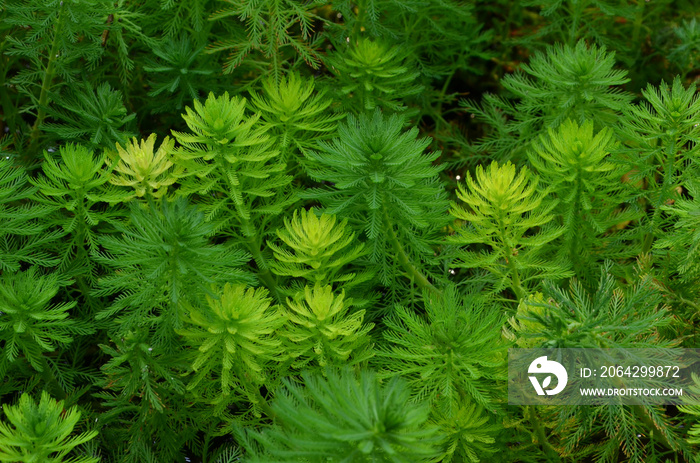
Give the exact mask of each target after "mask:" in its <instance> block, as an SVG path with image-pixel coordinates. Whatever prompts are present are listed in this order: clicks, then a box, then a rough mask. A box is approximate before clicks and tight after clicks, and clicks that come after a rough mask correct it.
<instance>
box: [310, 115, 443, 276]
mask: <svg viewBox="0 0 700 463" xmlns="http://www.w3.org/2000/svg"><path fill="white" fill-rule="evenodd" d="M403 123H404V118H403V117H401V116H397V115H392V116H389V117H385V116H383V115H382V114H381V112H379V111H378V110H376V111H375V112H374V113H373V114H372V116H371V117H369V116H366V115H364V114H363V115H361V116H359V117H358V118H355V117H354V116H352V115H349V116H348V119H347V121H346V122H344V123H343V124H341V126H340V127H339V129H338V135H339V138H337V139H335V140H333V141H332V142H319V146H320V151H314V152H309V153H306V155H307V157H308V159H309V167H308V173H309V175H310V176H311V177H312V178H314V179H317V180H323V181H328V182H332V183H333V184H334V187H333V188H332V189H325V190H321V189H311V190H307V192H306V193H305V194H304V196H305V197H307V198H310V199H316V200H319V201H321V203H322V204H323V205H324V206H325V207H326V211H327V212H328V213H330V214H337V215H338V216H339V217H341V218H349V219H351V221H349V223H351V224H352V225H353V226H354V227H355V229H356V230H363V231H364V235H365V236H366V237H367V239H368V241H369V246H370V249H371V261H372V262H374V263H377V264H379V266H380V270H379V275H380V278H381V280H382V283H384V284H387V285H388V284H390V282H391V281H392V279H393V278H391V277H390V275H391V274H393V273H394V272H393V270H392V269H391V267H392V266H393V265H392V263H391V262H389V260H388V259H389V255H390V252H392V251H389V250H390V249H392V250H393V253H394V255H395V256H396V257H398V260H399V262H400V263H401V265H402V266H403V267H404V269H405V270H406V272H407V274H408V277H409V278H411V279H413V280H414V281H416V282H417V283H418V284H419V285H421V286H425V285H430V284H431V283H430V282H429V281H428V280H427V279H426V277H425V276H424V275H423V274H422V273H421V271H420V270H419V269H417V268H416V267H415V266H416V264H417V263H418V259H417V257H418V256H430V255H432V254H433V250H432V249H431V247H430V244H431V238H432V237H431V233H434V232H435V231H436V230H437V229H438V227H440V226H443V225H445V224H446V223H447V220H446V219H447V214H446V211H447V200H446V197H445V194H444V191H443V190H442V189H441V188H440V182H439V178H438V173H439V172H440V170H441V167H438V166H434V165H432V162H433V161H434V160H436V159H437V158H438V157H439V156H440V153H439V152H434V153H430V154H424V153H423V151H424V150H425V149H426V148H427V146H428V144H429V143H430V142H429V140H427V139H417V138H416V135H417V130H415V129H411V130H408V131H406V132H403V131H402V129H403ZM390 211H391V212H390ZM395 228H396V229H395ZM392 260H393V259H392Z"/></svg>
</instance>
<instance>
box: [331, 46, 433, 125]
mask: <svg viewBox="0 0 700 463" xmlns="http://www.w3.org/2000/svg"><path fill="white" fill-rule="evenodd" d="M406 61H407V59H406V55H405V54H404V53H403V52H402V51H401V49H400V48H398V47H396V46H394V47H392V46H390V45H387V44H386V43H382V42H379V41H375V40H370V39H365V38H363V39H360V40H358V41H357V43H351V44H350V45H348V46H347V48H346V49H345V50H342V51H339V52H337V54H336V55H335V56H333V57H332V58H331V59H330V61H329V64H330V65H331V66H332V67H333V69H334V71H335V72H336V73H337V75H338V83H339V84H340V94H339V96H342V97H343V99H342V102H343V106H344V108H345V109H346V110H349V111H352V112H355V113H362V112H364V111H372V110H374V109H375V108H376V107H379V108H382V109H387V110H390V111H395V112H402V111H405V110H406V109H407V108H406V106H404V105H403V104H402V102H403V101H405V100H406V99H407V98H408V97H411V96H415V95H417V94H418V93H420V91H421V90H422V87H420V86H419V85H416V84H414V81H415V80H416V78H417V77H418V75H419V72H418V71H415V70H414V69H411V67H412V66H411V64H410V63H407V62H406Z"/></svg>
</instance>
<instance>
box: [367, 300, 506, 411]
mask: <svg viewBox="0 0 700 463" xmlns="http://www.w3.org/2000/svg"><path fill="white" fill-rule="evenodd" d="M424 299H425V311H426V317H425V318H424V317H421V316H420V315H419V314H416V313H415V312H413V311H412V310H411V309H409V308H406V307H402V306H397V307H396V308H395V315H393V316H389V317H388V318H386V319H385V320H384V323H385V324H386V326H387V328H388V329H387V331H385V332H384V338H385V339H386V340H387V342H388V345H386V346H385V347H384V348H383V349H381V350H380V352H379V353H378V354H377V355H378V356H379V357H380V358H381V359H382V362H381V364H382V368H383V373H382V375H384V376H401V377H403V378H406V379H407V380H408V381H409V383H410V384H412V385H413V387H414V391H415V394H416V395H415V398H416V399H417V400H422V399H424V398H427V399H429V400H430V402H431V403H435V402H436V401H438V399H439V403H440V408H441V409H443V410H445V411H446V413H448V414H452V413H454V412H456V407H457V406H458V405H457V404H459V403H464V401H465V400H474V401H475V402H476V403H479V404H481V405H484V406H488V407H494V406H495V405H496V403H497V401H498V399H497V394H496V391H497V390H498V388H499V387H503V385H504V383H505V379H506V361H507V359H506V356H507V355H506V354H507V349H508V344H507V343H504V342H503V341H502V339H501V333H500V331H498V330H494V329H493V327H494V326H500V325H501V318H502V316H501V314H500V313H499V312H497V311H496V310H494V307H493V306H491V305H489V304H487V303H486V301H485V300H484V299H483V298H482V297H480V296H478V295H476V294H467V295H466V296H464V297H461V296H460V295H459V294H458V293H457V290H456V288H455V287H454V286H448V287H447V288H446V289H445V292H444V293H443V295H442V296H438V295H435V294H430V293H428V292H424ZM499 383H500V385H499Z"/></svg>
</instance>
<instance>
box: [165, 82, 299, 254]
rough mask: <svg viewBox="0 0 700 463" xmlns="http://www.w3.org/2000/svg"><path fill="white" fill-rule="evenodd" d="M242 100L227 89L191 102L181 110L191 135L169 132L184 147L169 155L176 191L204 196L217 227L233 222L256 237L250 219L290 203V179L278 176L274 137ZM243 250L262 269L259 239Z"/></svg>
mask: <svg viewBox="0 0 700 463" xmlns="http://www.w3.org/2000/svg"><path fill="white" fill-rule="evenodd" d="M246 104H247V101H246V99H245V98H239V97H235V96H234V97H229V95H228V92H226V93H224V94H223V95H222V96H220V97H215V96H214V94H213V93H210V94H209V97H208V98H207V100H206V101H205V103H204V104H201V103H200V102H199V101H196V100H195V102H194V110H192V109H190V108H189V107H186V108H185V111H186V114H183V116H182V117H183V119H184V120H185V122H186V123H187V126H188V127H189V128H190V130H191V131H192V133H182V132H176V131H173V136H174V137H175V138H176V139H177V141H178V142H179V143H180V144H181V145H182V146H183V147H184V149H180V150H178V151H177V153H176V154H175V156H176V158H177V162H178V164H180V165H182V166H184V167H185V168H186V169H187V170H186V172H185V174H184V175H186V176H188V178H187V181H186V182H185V184H184V188H183V189H182V190H181V191H180V194H182V195H186V194H191V193H194V192H197V193H199V194H201V195H205V194H206V196H205V197H206V198H207V199H206V201H203V203H204V204H203V205H204V207H205V210H206V213H207V218H208V219H213V218H215V217H216V218H217V220H219V222H220V223H219V224H217V227H224V226H226V225H228V224H229V222H230V221H231V220H232V219H233V220H237V221H238V223H239V226H240V232H241V235H242V236H243V237H244V238H245V239H250V238H252V237H255V236H256V231H255V226H254V222H256V221H265V220H266V217H265V216H269V215H275V214H279V213H281V212H282V211H283V210H284V208H285V207H286V206H288V205H289V204H290V203H291V200H290V198H289V197H288V195H286V194H285V187H286V186H287V185H288V184H289V183H290V182H291V181H292V177H291V176H288V175H285V174H283V171H284V168H285V164H284V163H283V162H281V161H280V160H279V159H278V158H279V151H277V150H276V149H274V148H273V144H274V142H275V139H274V138H271V137H270V136H269V135H268V134H267V133H266V132H267V131H268V129H269V126H267V125H265V124H262V123H260V122H259V119H260V114H259V113H256V114H254V115H249V114H247V112H246ZM211 193H213V194H211ZM231 203H233V204H231ZM231 206H233V207H231ZM256 225H257V224H256ZM249 249H250V250H251V252H252V253H253V255H254V256H255V257H256V261H258V264H259V265H260V266H261V267H262V268H266V266H265V265H263V263H262V261H261V259H260V258H259V257H258V256H257V254H258V253H259V250H260V243H257V244H255V245H250V246H249Z"/></svg>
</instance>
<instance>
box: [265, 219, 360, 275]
mask: <svg viewBox="0 0 700 463" xmlns="http://www.w3.org/2000/svg"><path fill="white" fill-rule="evenodd" d="M316 214H317V213H316V211H315V210H314V208H311V209H309V210H308V211H307V210H306V209H301V213H300V211H299V210H295V211H294V214H293V216H292V219H291V220H289V219H287V218H285V219H284V228H278V229H277V236H278V237H279V239H280V240H282V242H283V243H284V244H285V245H286V246H285V247H282V246H281V245H277V244H275V243H274V242H271V241H268V243H267V245H268V247H269V248H270V249H271V250H272V251H273V252H274V257H275V262H274V263H272V264H270V268H271V269H272V272H273V273H275V274H276V275H282V276H291V277H294V278H303V279H305V280H306V281H308V282H310V283H312V284H317V283H320V284H323V285H327V284H330V285H335V286H336V287H338V286H343V287H350V286H355V285H357V284H359V283H361V282H363V281H366V280H367V279H368V278H370V277H371V273H369V272H365V273H363V274H359V275H358V274H355V273H343V270H344V269H345V267H346V266H347V265H348V264H350V263H351V262H353V261H354V260H356V259H358V258H360V257H362V256H364V255H366V254H367V251H366V250H365V249H364V247H365V246H364V244H363V243H358V244H355V243H356V239H355V233H353V232H352V231H351V230H349V229H348V227H347V223H348V219H343V220H342V221H341V222H337V219H336V216H335V215H328V214H321V216H320V217H319V216H317V215H316ZM353 244H354V245H353Z"/></svg>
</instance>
